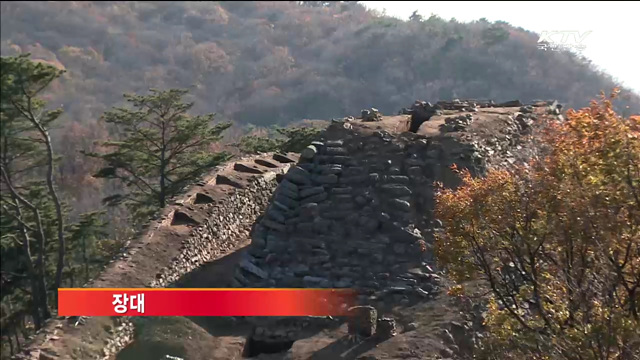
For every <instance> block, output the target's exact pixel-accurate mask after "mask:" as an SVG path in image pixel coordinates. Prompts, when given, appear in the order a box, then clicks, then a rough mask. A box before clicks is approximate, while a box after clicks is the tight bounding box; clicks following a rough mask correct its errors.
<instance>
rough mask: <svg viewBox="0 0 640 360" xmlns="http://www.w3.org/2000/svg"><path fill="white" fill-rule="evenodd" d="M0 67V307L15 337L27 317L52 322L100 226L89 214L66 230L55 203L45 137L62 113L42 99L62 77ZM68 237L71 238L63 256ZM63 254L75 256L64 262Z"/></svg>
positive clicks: (23, 59)
mask: <svg viewBox="0 0 640 360" xmlns="http://www.w3.org/2000/svg"><path fill="white" fill-rule="evenodd" d="M0 61H1V64H0V65H1V66H0V85H1V89H0V90H1V92H0V93H1V96H0V129H1V130H2V131H1V133H0V170H1V177H0V185H1V186H0V207H1V210H2V212H1V216H0V245H1V247H0V255H1V256H2V259H3V261H2V265H1V274H2V282H1V290H2V296H1V297H0V302H1V305H2V308H3V309H8V310H7V311H8V313H7V315H6V316H7V317H6V318H5V317H4V314H3V325H2V326H3V333H4V332H5V331H10V332H15V331H17V330H18V329H20V328H21V327H22V326H23V323H24V321H22V320H23V319H24V316H25V314H28V315H29V316H30V317H31V320H32V321H33V324H34V325H35V329H36V330H37V329H38V328H39V327H40V326H41V325H42V322H43V321H44V320H46V319H48V318H49V317H50V316H51V307H52V306H53V307H55V302H54V301H52V300H54V298H55V295H56V294H57V292H56V289H57V287H58V286H60V285H62V284H63V281H64V282H65V284H69V283H68V282H66V281H65V280H68V278H67V277H65V276H64V275H65V274H68V273H69V271H70V270H71V269H73V268H74V267H77V266H78V264H82V261H83V260H82V259H78V258H77V257H74V256H73V253H74V251H75V245H76V243H83V244H87V245H88V246H89V247H91V245H90V244H92V243H93V242H95V239H96V236H102V235H103V229H104V224H101V223H99V222H97V221H95V220H94V219H95V215H93V214H87V215H81V219H82V221H81V222H80V223H78V224H75V223H71V222H70V221H69V220H70V219H69V217H68V213H69V210H70V209H69V207H67V206H66V205H65V204H64V203H63V202H62V201H60V200H59V199H58V197H57V192H56V187H55V182H54V180H53V174H54V173H55V172H56V166H57V163H56V161H55V160H56V159H57V156H56V155H55V153H54V152H53V147H52V143H51V141H50V137H49V129H50V128H51V127H52V126H53V125H54V121H55V120H57V119H58V118H59V117H60V115H61V114H62V111H61V110H60V109H54V110H49V109H47V108H46V103H45V101H43V100H42V99H41V95H42V93H44V92H45V91H46V89H47V88H48V87H49V86H50V85H51V84H52V82H53V81H54V80H55V79H57V78H59V77H60V76H61V75H62V74H63V73H64V72H63V71H60V70H58V69H57V68H55V67H54V66H51V65H48V64H43V63H37V62H33V61H31V60H30V59H29V55H28V54H25V55H20V56H15V57H2V58H0ZM65 224H66V225H65ZM66 237H70V238H71V241H70V242H69V243H68V244H69V245H70V246H69V247H68V248H67V247H66V246H64V245H65V242H64V240H65V238H66ZM56 240H57V241H56ZM67 252H69V253H71V255H72V256H70V257H66V258H65V255H66V254H67ZM56 255H57V256H56ZM56 257H57V260H58V261H57V262H55V261H54V260H56ZM84 265H85V269H88V264H87V263H86V262H85V263H84ZM71 284H73V281H72V282H71ZM5 319H8V320H7V321H9V320H11V321H9V322H5V321H4V320H5ZM7 327H8V328H7ZM22 330H25V329H22ZM3 345H4V344H3ZM3 351H4V349H3Z"/></svg>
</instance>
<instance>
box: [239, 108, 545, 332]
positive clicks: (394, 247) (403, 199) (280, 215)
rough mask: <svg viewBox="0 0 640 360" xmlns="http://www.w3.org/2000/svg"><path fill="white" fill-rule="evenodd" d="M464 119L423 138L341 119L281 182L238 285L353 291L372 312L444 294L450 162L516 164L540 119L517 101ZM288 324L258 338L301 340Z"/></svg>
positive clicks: (477, 168) (479, 166)
mask: <svg viewBox="0 0 640 360" xmlns="http://www.w3.org/2000/svg"><path fill="white" fill-rule="evenodd" d="M458 110H459V111H458ZM458 110H456V111H455V112H454V114H451V113H448V114H445V113H443V114H441V118H439V119H438V118H432V119H431V120H433V121H434V122H433V123H431V124H430V125H433V126H437V129H438V132H437V133H435V134H434V133H427V134H426V135H424V134H420V131H418V130H419V129H417V130H416V131H415V133H414V132H403V133H399V134H398V133H396V134H392V133H389V132H387V131H385V130H384V129H383V128H384V127H383V125H384V124H383V123H381V124H380V125H376V124H375V122H373V123H372V122H365V121H364V120H363V121H362V122H354V121H344V122H334V123H333V124H332V125H331V126H330V127H329V128H328V129H327V131H326V132H325V133H324V136H323V137H322V138H321V139H319V141H316V142H314V143H312V144H311V145H310V146H309V147H307V148H306V149H305V150H304V151H302V153H301V159H300V161H299V162H298V163H297V164H296V165H295V166H292V167H291V168H290V169H289V171H288V172H287V173H286V174H285V175H284V177H283V178H282V180H281V182H280V184H279V186H278V188H277V189H276V191H275V194H274V197H273V199H272V201H271V203H270V205H269V207H268V208H267V211H266V213H265V215H264V217H263V218H262V219H261V221H260V223H259V224H258V225H257V226H256V227H255V228H254V231H253V232H252V241H253V242H252V246H251V249H250V251H248V252H247V253H246V255H245V258H244V260H243V261H242V262H240V263H239V266H238V268H237V271H236V272H235V275H234V286H236V287H286V288H301V287H306V288H352V289H356V290H357V291H358V292H359V293H360V295H359V303H360V305H371V306H374V307H384V306H385V305H389V304H398V305H406V304H409V303H411V302H413V301H419V300H425V299H430V298H432V297H434V296H435V295H436V294H437V293H438V292H439V291H440V289H441V279H440V276H439V274H438V273H437V272H436V271H435V270H434V269H435V268H434V264H433V262H432V258H431V254H432V251H431V248H432V247H433V239H434V236H433V234H434V231H437V230H438V228H439V225H440V224H439V222H438V221H437V220H434V219H433V218H432V210H433V205H434V204H433V201H434V183H436V182H439V183H442V184H443V185H444V186H446V187H449V188H452V187H456V186H457V185H458V184H459V182H460V180H459V177H458V176H457V174H455V173H454V172H453V170H452V168H451V167H452V165H454V164H455V165H456V166H457V167H458V168H459V169H463V168H466V169H469V170H470V171H471V173H472V175H474V176H477V175H480V174H482V173H484V172H485V171H486V169H487V167H488V166H490V164H502V163H503V162H506V163H512V162H511V160H513V161H515V158H512V157H513V154H512V152H514V153H515V152H516V151H515V149H516V148H517V147H522V146H521V145H524V143H523V141H522V140H523V135H526V134H528V133H529V130H530V125H531V121H533V120H532V118H534V116H533V115H531V114H532V113H533V111H529V110H530V109H529V108H527V109H523V108H521V104H520V103H519V102H518V103H517V104H514V107H512V108H500V109H495V108H491V109H489V110H487V111H486V112H482V111H475V112H469V111H468V109H467V108H466V107H461V108H460V109H458ZM457 112H460V114H457ZM489 120H490V121H489ZM452 124H454V125H455V126H453V125H452ZM496 129H499V130H500V131H496ZM485 130H488V131H489V133H486V132H485ZM256 320H258V319H256ZM284 320H285V319H272V321H271V323H270V324H265V323H264V320H259V321H256V329H259V331H256V333H255V334H254V335H253V339H254V340H256V341H261V342H274V343H276V342H286V341H295V340H298V337H299V336H300V334H301V333H300V331H292V330H291V329H299V328H301V327H302V326H297V327H296V326H295V325H292V324H291V321H284ZM305 321H308V319H305ZM279 322H281V323H279Z"/></svg>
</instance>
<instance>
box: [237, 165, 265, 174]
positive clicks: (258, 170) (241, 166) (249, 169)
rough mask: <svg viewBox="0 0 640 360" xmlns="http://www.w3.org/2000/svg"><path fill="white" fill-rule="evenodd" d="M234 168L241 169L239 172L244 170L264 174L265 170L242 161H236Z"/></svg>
mask: <svg viewBox="0 0 640 360" xmlns="http://www.w3.org/2000/svg"><path fill="white" fill-rule="evenodd" d="M233 170H235V171H239V172H244V173H249V174H264V170H261V169H258V168H255V167H251V166H249V165H246V164H242V163H235V164H234V165H233Z"/></svg>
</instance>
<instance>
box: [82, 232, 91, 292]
mask: <svg viewBox="0 0 640 360" xmlns="http://www.w3.org/2000/svg"><path fill="white" fill-rule="evenodd" d="M82 261H83V262H84V283H85V284H86V283H88V282H89V258H88V257H87V239H86V237H85V236H83V237H82Z"/></svg>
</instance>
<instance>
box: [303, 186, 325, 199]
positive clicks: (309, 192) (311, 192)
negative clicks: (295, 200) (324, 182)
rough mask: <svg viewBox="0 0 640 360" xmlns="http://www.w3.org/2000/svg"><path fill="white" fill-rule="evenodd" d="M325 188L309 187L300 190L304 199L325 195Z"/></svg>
mask: <svg viewBox="0 0 640 360" xmlns="http://www.w3.org/2000/svg"><path fill="white" fill-rule="evenodd" d="M324 191H325V190H324V187H322V186H314V187H308V188H304V189H302V190H300V198H302V199H304V198H308V197H309V196H313V195H316V194H321V193H323V192H324Z"/></svg>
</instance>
